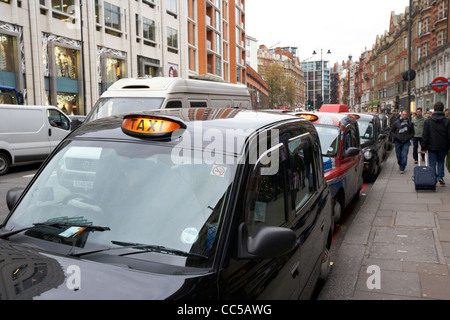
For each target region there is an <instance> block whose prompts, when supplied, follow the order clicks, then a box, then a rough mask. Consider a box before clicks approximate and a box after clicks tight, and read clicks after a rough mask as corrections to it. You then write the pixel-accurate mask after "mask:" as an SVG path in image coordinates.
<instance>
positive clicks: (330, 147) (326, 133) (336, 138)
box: [316, 125, 341, 157]
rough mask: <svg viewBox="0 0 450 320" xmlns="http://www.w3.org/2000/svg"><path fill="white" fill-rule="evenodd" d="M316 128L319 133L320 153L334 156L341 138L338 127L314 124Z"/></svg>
mask: <svg viewBox="0 0 450 320" xmlns="http://www.w3.org/2000/svg"><path fill="white" fill-rule="evenodd" d="M316 130H317V133H318V134H319V139H320V145H321V147H322V155H324V156H326V157H336V156H337V154H338V152H339V145H340V139H341V135H340V132H341V131H340V129H339V128H337V127H331V126H321V125H316Z"/></svg>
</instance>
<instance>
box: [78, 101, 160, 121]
mask: <svg viewBox="0 0 450 320" xmlns="http://www.w3.org/2000/svg"><path fill="white" fill-rule="evenodd" d="M163 102H164V99H163V98H134V97H126V98H120V97H115V98H100V99H99V100H98V101H97V103H96V104H95V106H94V108H92V111H91V112H90V113H89V114H88V116H87V117H86V121H85V122H86V123H87V122H89V121H92V120H96V119H101V118H105V117H109V116H113V115H116V114H123V113H128V112H135V111H147V110H156V109H160V108H161V106H162V103H163Z"/></svg>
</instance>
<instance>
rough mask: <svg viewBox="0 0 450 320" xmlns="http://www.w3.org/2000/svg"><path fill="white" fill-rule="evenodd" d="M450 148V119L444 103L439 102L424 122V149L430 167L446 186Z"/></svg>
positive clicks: (438, 179)
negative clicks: (446, 159)
mask: <svg viewBox="0 0 450 320" xmlns="http://www.w3.org/2000/svg"><path fill="white" fill-rule="evenodd" d="M449 149H450V119H448V118H446V117H445V113H444V104H443V103H442V102H437V103H436V104H435V105H434V112H433V115H432V116H431V117H430V118H428V119H427V120H426V121H425V124H424V128H423V137H422V151H428V157H429V161H430V167H431V168H432V169H433V172H434V174H435V176H436V180H437V181H438V182H439V183H440V185H442V186H445V181H444V176H445V157H446V156H447V153H448V150H449Z"/></svg>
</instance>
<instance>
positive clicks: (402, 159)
mask: <svg viewBox="0 0 450 320" xmlns="http://www.w3.org/2000/svg"><path fill="white" fill-rule="evenodd" d="M391 132H392V137H393V138H394V142H395V152H396V154H397V161H398V165H399V168H400V173H401V174H403V173H405V169H406V165H407V164H408V152H409V147H410V146H411V139H412V138H414V125H413V124H412V123H411V121H409V118H408V111H407V110H403V111H402V112H401V116H400V119H398V120H397V121H395V122H394V124H393V125H392V128H391Z"/></svg>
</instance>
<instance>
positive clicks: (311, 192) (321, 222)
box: [288, 133, 332, 299]
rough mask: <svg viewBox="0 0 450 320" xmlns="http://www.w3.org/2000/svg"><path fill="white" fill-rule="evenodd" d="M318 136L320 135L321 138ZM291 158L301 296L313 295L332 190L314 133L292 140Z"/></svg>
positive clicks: (327, 226) (294, 221)
mask: <svg viewBox="0 0 450 320" xmlns="http://www.w3.org/2000/svg"><path fill="white" fill-rule="evenodd" d="M317 139H318V138H317ZM288 148H289V154H290V157H291V159H292V161H291V163H290V164H291V174H290V186H291V190H290V193H291V203H290V205H291V212H292V214H293V217H292V229H293V230H294V231H295V233H296V235H297V244H298V246H299V249H298V250H299V253H300V261H299V263H298V265H297V270H296V274H297V277H298V279H299V285H300V294H301V295H300V298H301V299H305V298H306V299H309V298H310V296H311V294H312V293H313V291H314V289H315V285H316V283H317V280H318V277H319V274H320V266H321V261H322V257H323V253H324V250H325V247H326V243H327V236H328V230H329V229H330V225H331V216H332V212H331V206H330V194H329V191H328V188H325V187H324V186H325V185H326V184H325V182H324V178H323V171H322V170H321V169H320V168H321V167H320V166H322V157H321V151H320V148H319V147H318V146H317V144H315V143H314V138H313V136H312V135H311V134H309V133H306V134H302V135H300V136H297V137H294V138H292V139H290V140H289V141H288Z"/></svg>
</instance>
